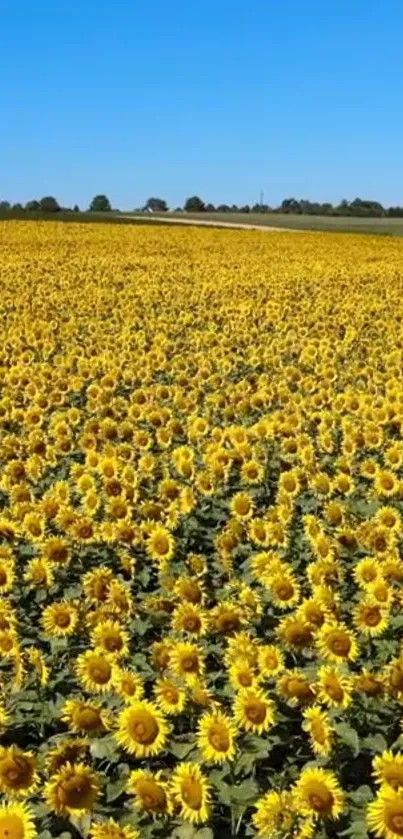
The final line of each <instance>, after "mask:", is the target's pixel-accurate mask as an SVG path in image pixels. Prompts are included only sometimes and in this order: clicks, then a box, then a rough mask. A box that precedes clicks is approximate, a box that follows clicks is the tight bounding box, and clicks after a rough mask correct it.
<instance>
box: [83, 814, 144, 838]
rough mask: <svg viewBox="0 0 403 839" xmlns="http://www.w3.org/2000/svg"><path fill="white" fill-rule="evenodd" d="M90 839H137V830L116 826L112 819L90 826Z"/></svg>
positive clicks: (116, 823) (138, 835)
mask: <svg viewBox="0 0 403 839" xmlns="http://www.w3.org/2000/svg"><path fill="white" fill-rule="evenodd" d="M89 836H90V839H139V837H140V834H139V832H138V830H136V829H135V828H134V827H130V826H129V825H126V826H123V825H120V824H118V822H116V821H115V820H114V819H108V821H104V822H97V823H96V824H92V825H91V829H90V832H89Z"/></svg>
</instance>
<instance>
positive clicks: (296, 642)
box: [276, 613, 313, 651]
mask: <svg viewBox="0 0 403 839" xmlns="http://www.w3.org/2000/svg"><path fill="white" fill-rule="evenodd" d="M276 634H277V637H278V638H279V640H280V641H281V642H282V643H283V644H284V646H285V648H286V649H290V650H293V651H300V650H303V649H305V648H307V647H310V646H312V644H313V633H312V627H311V626H310V625H309V623H307V621H305V620H303V619H302V618H301V617H298V615H297V614H295V613H294V614H292V615H287V617H286V618H282V620H281V621H280V622H279V623H278V625H277V629H276Z"/></svg>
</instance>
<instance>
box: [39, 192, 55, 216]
mask: <svg viewBox="0 0 403 839" xmlns="http://www.w3.org/2000/svg"><path fill="white" fill-rule="evenodd" d="M39 206H40V209H41V210H42V212H44V213H58V212H59V210H60V207H59V204H58V203H57V201H56V198H53V195H46V196H45V198H41V200H40V202H39Z"/></svg>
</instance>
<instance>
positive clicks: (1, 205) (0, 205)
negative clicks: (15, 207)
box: [0, 201, 11, 213]
mask: <svg viewBox="0 0 403 839" xmlns="http://www.w3.org/2000/svg"><path fill="white" fill-rule="evenodd" d="M10 209H11V204H10V202H9V201H0V210H2V212H3V213H4V212H7V211H8V210H10Z"/></svg>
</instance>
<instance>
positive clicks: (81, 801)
mask: <svg viewBox="0 0 403 839" xmlns="http://www.w3.org/2000/svg"><path fill="white" fill-rule="evenodd" d="M99 793H100V781H99V778H98V776H97V775H96V773H95V772H93V770H92V769H91V768H90V767H89V766H86V765H85V764H84V763H76V764H71V763H65V764H64V765H63V766H62V767H61V769H60V770H59V771H58V772H56V773H55V775H52V777H51V778H50V779H49V781H48V783H47V784H46V785H45V790H44V795H45V800H46V803H47V805H48V807H49V808H50V809H51V810H53V811H54V812H55V813H57V814H58V815H62V816H69V815H70V816H71V815H75V816H80V815H83V814H84V813H88V812H89V811H91V810H92V808H93V806H94V804H95V802H96V800H97V798H98V796H99Z"/></svg>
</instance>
